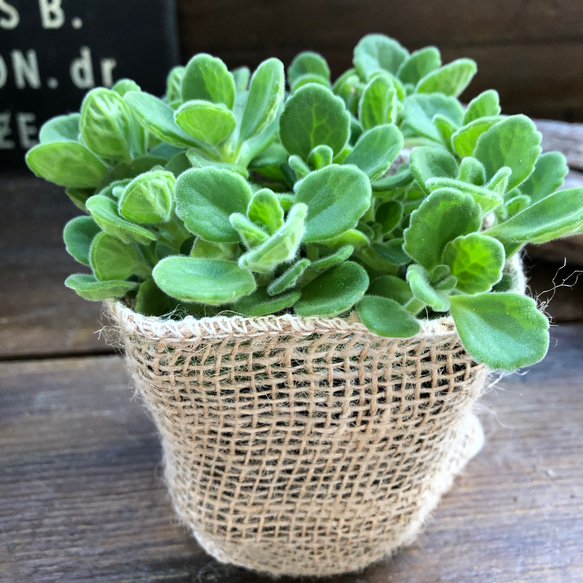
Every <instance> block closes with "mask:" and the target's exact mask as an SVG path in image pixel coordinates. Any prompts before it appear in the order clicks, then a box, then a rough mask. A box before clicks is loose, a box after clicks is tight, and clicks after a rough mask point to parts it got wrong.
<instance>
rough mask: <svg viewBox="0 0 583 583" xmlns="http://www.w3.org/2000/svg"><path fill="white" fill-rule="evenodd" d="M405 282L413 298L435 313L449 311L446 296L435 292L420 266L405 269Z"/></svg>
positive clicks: (425, 272) (413, 265)
mask: <svg viewBox="0 0 583 583" xmlns="http://www.w3.org/2000/svg"><path fill="white" fill-rule="evenodd" d="M407 282H408V283H409V285H410V286H411V291H412V292H413V295H414V296H415V298H417V299H418V300H420V301H421V302H423V303H424V304H427V305H428V306H429V307H430V308H431V309H432V310H434V311H436V312H447V311H448V310H449V299H448V297H447V295H445V294H444V293H442V292H440V291H439V290H437V289H436V288H435V287H434V286H433V285H432V284H431V283H430V281H429V277H428V274H427V271H426V270H425V269H423V267H421V266H420V265H415V264H412V265H409V267H408V268H407Z"/></svg>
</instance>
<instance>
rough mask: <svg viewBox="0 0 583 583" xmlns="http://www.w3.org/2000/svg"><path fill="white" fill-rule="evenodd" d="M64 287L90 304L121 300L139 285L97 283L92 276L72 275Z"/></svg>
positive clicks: (125, 282) (117, 282) (128, 282)
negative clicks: (90, 302)
mask: <svg viewBox="0 0 583 583" xmlns="http://www.w3.org/2000/svg"><path fill="white" fill-rule="evenodd" d="M65 285H66V286H67V287H68V288H69V289H72V290H73V291H75V292H77V294H79V295H80V296H81V297H82V298H83V299H85V300H89V301H92V302H101V301H103V300H109V299H116V298H123V296H125V295H126V294H127V293H128V292H129V291H132V290H133V289H136V288H137V287H138V285H139V283H137V282H134V281H99V280H98V279H96V278H95V277H94V276H93V275H88V274H86V273H74V274H73V275H70V276H69V277H68V278H67V279H66V280H65Z"/></svg>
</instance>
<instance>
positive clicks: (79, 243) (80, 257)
mask: <svg viewBox="0 0 583 583" xmlns="http://www.w3.org/2000/svg"><path fill="white" fill-rule="evenodd" d="M100 231H101V229H100V228H99V225H98V224H97V223H96V222H95V221H94V220H93V219H92V218H91V217H85V216H83V217H75V218H74V219H71V220H70V221H69V222H68V223H67V224H66V225H65V229H64V230H63V239H64V241H65V246H66V247H67V252H68V253H69V255H71V256H73V257H74V258H75V259H76V260H77V261H78V262H79V263H82V264H83V265H89V249H90V247H91V241H93V239H94V238H95V235H97V233H99V232H100Z"/></svg>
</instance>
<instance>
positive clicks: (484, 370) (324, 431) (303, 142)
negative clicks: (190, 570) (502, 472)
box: [27, 34, 583, 575]
mask: <svg viewBox="0 0 583 583" xmlns="http://www.w3.org/2000/svg"><path fill="white" fill-rule="evenodd" d="M475 73H476V65H475V63H474V62H473V61H471V60H468V59H459V60H456V61H454V62H452V63H449V64H447V65H442V63H441V58H440V53H439V51H438V50H437V49H436V48H435V47H427V48H425V49H421V50H419V51H415V52H413V53H409V52H408V51H407V50H406V49H404V48H403V47H402V46H401V45H400V44H399V43H397V42H396V41H395V40H392V39H390V38H388V37H386V36H384V35H378V34H374V35H368V36H366V37H364V38H363V39H362V40H361V41H360V42H359V43H358V45H357V46H356V48H355V50H354V67H353V68H351V69H349V70H348V71H346V72H345V73H344V74H342V75H341V76H340V77H339V78H338V79H337V80H336V82H335V83H334V84H332V83H331V80H330V71H329V68H328V65H327V63H326V61H325V60H324V59H323V58H322V57H321V56H320V55H318V54H316V53H313V52H305V53H301V54H300V55H298V56H297V57H296V58H295V59H294V61H293V62H292V64H291V65H290V67H289V68H288V69H287V83H288V92H286V79H285V74H284V67H283V65H282V63H281V62H280V61H278V60H277V59H268V60H266V61H264V62H263V63H262V64H261V65H260V66H259V67H258V68H257V69H256V71H255V72H254V73H253V75H250V71H249V69H247V68H240V69H236V70H234V71H229V70H228V69H227V67H226V66H225V64H224V63H223V62H222V61H221V60H220V59H217V58H214V57H212V56H210V55H207V54H200V55H197V56H195V57H193V58H192V59H191V60H190V62H189V63H188V65H187V66H186V67H176V68H174V69H173V70H172V71H171V72H170V74H169V76H168V81H167V91H166V95H165V97H164V98H162V99H158V98H157V97H154V96H153V95H150V94H148V93H145V92H143V91H141V90H140V88H139V87H138V86H137V85H136V84H135V83H134V82H133V81H129V80H122V81H119V82H118V83H116V84H115V85H114V87H113V88H112V89H106V88H98V89H93V90H91V91H90V92H89V93H88V94H87V96H86V98H85V99H84V101H83V104H82V107H81V113H80V114H78V113H75V114H69V115H64V116H61V117H57V118H54V119H52V120H50V121H48V122H47V123H46V124H45V125H44V126H43V128H42V130H41V132H40V144H39V145H37V146H35V147H34V148H33V149H32V150H30V151H29V152H28V154H27V162H28V165H29V167H30V168H31V169H32V170H33V171H34V172H35V173H36V174H37V175H39V176H42V177H43V178H46V179H47V180H50V181H52V182H55V183H57V184H59V185H62V186H64V187H66V192H67V194H68V195H69V196H70V198H71V199H72V200H73V202H74V203H75V204H76V205H77V206H78V207H79V208H80V209H81V210H82V211H83V214H82V215H81V216H79V217H77V218H74V219H73V220H72V221H70V222H69V223H68V224H67V226H66V227H65V230H64V239H65V244H66V246H67V250H68V251H69V253H70V254H71V255H72V256H73V257H74V258H75V259H76V260H78V261H79V262H80V263H82V264H84V265H86V266H88V267H89V268H90V269H91V273H90V274H87V273H83V274H75V275H72V276H70V277H69V278H68V279H67V281H66V282H65V283H66V285H67V286H68V287H70V288H72V289H73V290H75V291H76V292H77V293H78V294H79V295H81V296H82V297H84V298H86V299H88V300H93V301H105V302H106V306H107V310H108V311H109V313H110V314H111V316H112V319H113V322H114V326H115V328H116V329H117V331H118V332H119V334H120V336H121V338H122V341H123V345H124V347H125V350H126V355H127V358H128V362H129V364H130V369H131V370H132V372H133V376H134V379H135V381H136V384H137V387H138V390H139V392H140V394H141V395H142V396H143V398H144V400H145V402H146V404H147V406H148V408H149V409H150V411H151V413H152V415H153V417H154V419H155V421H156V423H157V426H158V429H159V431H160V433H161V436H162V443H163V448H164V456H165V476H166V481H167V484H168V487H169V490H170V493H171V495H172V500H173V503H174V507H175V509H176V511H177V513H178V515H179V516H180V518H181V519H182V520H183V521H184V522H185V523H186V524H187V525H188V526H189V527H190V528H191V529H192V531H193V533H194V534H195V536H196V537H197V539H198V541H199V542H200V544H201V545H202V546H203V547H204V548H205V549H206V550H207V551H208V552H210V553H211V554H212V555H214V556H215V557H216V558H218V559H219V560H222V561H228V562H232V563H235V564H239V565H243V566H246V567H249V568H252V569H256V570H259V571H264V572H269V573H272V574H275V575H280V574H293V575H302V574H312V575H328V574H333V573H340V572H345V571H350V570H354V569H359V568H362V567H364V566H366V565H367V564H368V563H370V562H373V561H376V560H378V559H380V558H382V557H384V556H387V555H388V554H390V553H391V552H393V551H394V550H395V549H397V548H398V547H399V546H401V545H403V544H405V543H407V542H408V541H411V540H412V539H413V538H414V537H415V536H416V534H417V533H418V532H419V530H420V528H421V526H422V524H423V521H424V520H425V518H426V517H427V515H428V514H429V512H430V511H431V510H432V509H433V508H434V507H435V505H436V504H437V502H438V500H439V497H440V496H441V494H442V493H443V492H444V491H445V490H447V489H448V488H449V486H450V485H451V483H452V479H453V476H454V475H455V474H456V473H457V472H459V471H460V469H461V468H462V467H463V466H464V465H465V463H466V462H467V460H468V459H469V458H470V457H471V456H472V455H473V454H475V453H476V451H477V450H479V448H480V447H481V442H482V439H483V436H482V434H481V429H480V426H479V423H478V422H477V420H476V418H475V417H474V416H473V413H472V408H473V405H474V403H475V401H476V399H477V398H478V397H479V396H480V393H481V392H482V390H483V388H484V385H485V383H486V380H489V379H488V373H489V371H491V370H495V369H504V370H514V369H516V368H518V367H523V366H527V365H531V364H533V363H536V362H538V361H539V360H541V359H542V358H543V357H544V355H545V353H546V351H547V347H548V321H547V318H546V317H545V316H544V315H543V314H542V313H540V312H539V311H538V310H537V307H536V304H535V302H534V300H532V299H531V298H529V297H527V296H526V295H524V287H525V285H524V277H523V275H522V272H521V266H520V261H519V256H520V251H521V249H522V248H523V247H524V245H525V244H527V243H544V242H546V241H549V240H551V239H555V238H558V237H565V236H568V235H571V234H573V233H577V232H582V230H583V189H581V188H572V189H568V190H558V189H560V188H561V186H562V184H563V179H564V176H565V174H566V173H567V166H566V163H565V159H564V157H563V156H562V155H561V154H558V153H554V152H553V153H546V154H542V155H541V148H540V138H541V136H540V134H539V133H538V132H537V131H536V128H535V126H534V124H533V123H532V121H531V120H529V119H528V118H527V117H525V116H523V115H514V116H505V115H501V113H500V105H499V101H498V94H497V93H496V92H495V91H492V90H491V91H486V92H484V93H482V94H480V95H479V96H478V97H476V98H475V99H473V100H472V101H471V102H470V103H469V105H468V106H467V107H464V106H463V105H462V104H461V103H460V102H459V100H458V96H459V95H460V94H461V93H462V92H463V91H464V89H465V88H466V87H467V85H468V84H469V82H470V80H471V79H472V77H473V76H474V74H475Z"/></svg>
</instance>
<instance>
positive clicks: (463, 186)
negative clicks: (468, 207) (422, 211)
mask: <svg viewBox="0 0 583 583" xmlns="http://www.w3.org/2000/svg"><path fill="white" fill-rule="evenodd" d="M425 184H426V186H427V188H429V190H430V191H433V190H438V189H441V188H450V189H455V190H458V191H460V192H465V193H466V194H470V195H472V198H473V199H474V201H475V202H477V203H478V204H479V205H480V208H481V209H482V212H483V213H484V214H485V213H488V212H490V211H491V210H493V209H495V208H496V207H497V206H499V205H500V204H501V203H502V197H501V196H500V195H499V194H497V193H496V192H494V191H492V190H488V189H487V188H484V187H482V186H476V185H475V184H470V183H468V182H463V181H461V180H455V179H453V178H431V179H430V180H428V181H427V182H426V183H425Z"/></svg>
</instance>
